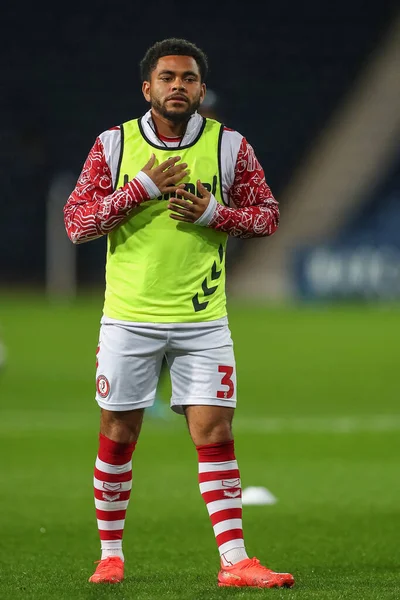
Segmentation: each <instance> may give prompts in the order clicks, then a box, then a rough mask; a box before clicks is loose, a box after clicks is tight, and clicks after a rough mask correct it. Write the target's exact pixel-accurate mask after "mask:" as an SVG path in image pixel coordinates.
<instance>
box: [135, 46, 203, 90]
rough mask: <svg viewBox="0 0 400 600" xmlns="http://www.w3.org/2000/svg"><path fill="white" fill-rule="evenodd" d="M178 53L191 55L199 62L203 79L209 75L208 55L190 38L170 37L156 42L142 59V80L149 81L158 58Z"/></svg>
mask: <svg viewBox="0 0 400 600" xmlns="http://www.w3.org/2000/svg"><path fill="white" fill-rule="evenodd" d="M173 54H176V55H178V56H191V57H193V58H194V60H195V61H196V62H197V65H198V67H199V71H200V77H201V81H202V82H204V80H205V79H206V77H207V71H208V61H207V56H206V55H205V53H204V52H203V50H200V48H198V47H197V46H196V45H195V44H193V43H192V42H189V41H188V40H184V39H180V38H169V39H166V40H162V41H161V42H156V43H155V44H153V46H151V48H149V49H148V50H147V52H146V54H145V55H144V57H143V59H142V60H141V61H140V75H141V78H142V81H149V80H150V75H151V72H152V71H154V69H155V68H156V66H157V63H158V59H159V58H162V57H163V56H171V55H173Z"/></svg>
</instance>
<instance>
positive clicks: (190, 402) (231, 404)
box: [171, 397, 236, 415]
mask: <svg viewBox="0 0 400 600" xmlns="http://www.w3.org/2000/svg"><path fill="white" fill-rule="evenodd" d="M185 406H225V407H226V408H236V399H235V400H225V399H222V398H201V397H193V398H190V397H189V398H171V409H172V410H173V411H174V412H175V413H177V414H178V415H183V414H184V410H183V408H184V407H185Z"/></svg>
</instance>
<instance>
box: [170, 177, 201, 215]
mask: <svg viewBox="0 0 400 600" xmlns="http://www.w3.org/2000/svg"><path fill="white" fill-rule="evenodd" d="M197 189H198V191H199V193H200V194H201V196H200V197H199V196H195V195H194V194H192V193H191V192H187V191H186V190H184V189H180V190H176V192H175V197H173V198H170V199H169V202H168V208H169V210H172V211H174V212H172V213H171V214H170V215H169V216H170V217H171V219H175V221H184V222H185V223H194V222H195V221H197V219H200V217H201V215H202V214H203V213H204V211H205V210H206V208H207V206H208V203H209V202H210V198H211V193H210V192H209V191H208V190H207V189H206V188H205V187H204V185H203V184H202V183H201V181H200V179H198V180H197ZM178 196H182V197H179V198H178Z"/></svg>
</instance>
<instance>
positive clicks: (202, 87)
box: [200, 83, 207, 104]
mask: <svg viewBox="0 0 400 600" xmlns="http://www.w3.org/2000/svg"><path fill="white" fill-rule="evenodd" d="M206 91H207V88H206V84H205V83H202V84H201V90H200V104H202V103H203V100H204V98H205V97H206Z"/></svg>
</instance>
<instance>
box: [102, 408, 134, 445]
mask: <svg viewBox="0 0 400 600" xmlns="http://www.w3.org/2000/svg"><path fill="white" fill-rule="evenodd" d="M143 413H144V410H143V409H140V410H130V411H111V410H104V409H102V411H101V420H100V432H101V433H102V434H103V435H105V436H106V437H108V438H109V439H110V440H114V441H115V442H119V443H120V444H131V443H132V442H136V441H137V439H138V437H139V434H140V430H141V427H142V422H143Z"/></svg>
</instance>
